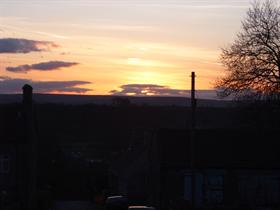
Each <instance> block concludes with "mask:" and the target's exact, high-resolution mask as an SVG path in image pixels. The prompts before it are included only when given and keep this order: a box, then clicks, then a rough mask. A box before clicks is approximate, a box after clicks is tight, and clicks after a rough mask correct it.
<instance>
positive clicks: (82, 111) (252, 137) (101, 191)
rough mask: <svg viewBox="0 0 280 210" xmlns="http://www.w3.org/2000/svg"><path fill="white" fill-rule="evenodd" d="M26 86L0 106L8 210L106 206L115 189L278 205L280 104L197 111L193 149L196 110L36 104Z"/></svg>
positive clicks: (220, 204)
mask: <svg viewBox="0 0 280 210" xmlns="http://www.w3.org/2000/svg"><path fill="white" fill-rule="evenodd" d="M25 88H26V91H27V92H26V93H25V98H24V100H23V103H22V104H19V103H18V104H6V105H1V109H0V117H1V118H0V139H1V149H0V190H1V195H0V198H1V199H0V202H1V203H0V204H1V206H0V207H1V208H2V209H40V210H43V209H50V208H52V209H65V208H66V206H67V205H72V206H73V205H74V206H75V205H82V204H83V205H84V206H87V207H84V209H103V208H104V202H105V199H106V197H108V196H111V195H124V196H126V197H127V198H128V204H129V205H146V206H154V207H156V208H157V209H160V210H165V209H166V210H169V209H170V210H177V209H178V210H181V209H190V208H191V207H195V208H196V209H217V208H219V209H241V208H242V209H265V208H268V207H269V208H271V209H279V207H280V155H279V148H280V142H279V140H278V138H279V137H278V136H279V121H280V120H279V119H280V118H279V116H280V115H279V106H273V105H269V104H261V105H254V106H253V107H246V106H245V107H235V108H234V107H233V108H199V109H198V110H197V129H196V130H195V133H194V145H192V146H190V137H191V130H189V129H187V130H186V127H190V122H189V119H190V109H189V108H184V107H174V106H173V107H149V106H127V104H115V105H114V106H108V105H107V106H105V105H80V106H73V105H55V104H40V105H37V104H36V103H33V102H32V89H30V87H28V86H25ZM267 107H269V109H268V108H267ZM191 148H193V151H192V152H193V159H192V158H191V156H190V154H191ZM192 179H193V181H192ZM192 184H194V187H192ZM69 201H72V203H69ZM193 201H195V203H193Z"/></svg>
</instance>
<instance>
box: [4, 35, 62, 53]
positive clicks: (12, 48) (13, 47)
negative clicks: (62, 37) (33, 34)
mask: <svg viewBox="0 0 280 210" xmlns="http://www.w3.org/2000/svg"><path fill="white" fill-rule="evenodd" d="M55 47H58V45H56V44H55V43H53V42H47V41H36V40H29V39H17V38H3V39H0V53H30V52H38V51H45V50H48V49H50V48H55Z"/></svg>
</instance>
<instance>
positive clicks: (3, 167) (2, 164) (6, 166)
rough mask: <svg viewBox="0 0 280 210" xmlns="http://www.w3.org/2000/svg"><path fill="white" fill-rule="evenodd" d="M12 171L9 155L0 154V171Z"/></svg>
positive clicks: (5, 172)
mask: <svg viewBox="0 0 280 210" xmlns="http://www.w3.org/2000/svg"><path fill="white" fill-rule="evenodd" d="M9 172H10V157H9V156H8V155H0V173H1V174H8V173H9Z"/></svg>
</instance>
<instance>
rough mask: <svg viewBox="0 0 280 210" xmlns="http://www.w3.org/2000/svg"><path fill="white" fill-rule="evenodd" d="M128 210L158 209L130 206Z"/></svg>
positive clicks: (154, 209)
mask: <svg viewBox="0 0 280 210" xmlns="http://www.w3.org/2000/svg"><path fill="white" fill-rule="evenodd" d="M128 210H156V208H155V207H152V206H129V207H128Z"/></svg>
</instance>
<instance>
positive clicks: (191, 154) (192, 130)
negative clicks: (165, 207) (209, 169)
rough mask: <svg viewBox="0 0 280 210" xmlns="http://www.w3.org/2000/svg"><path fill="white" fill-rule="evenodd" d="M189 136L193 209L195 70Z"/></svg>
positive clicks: (192, 82) (193, 202)
mask: <svg viewBox="0 0 280 210" xmlns="http://www.w3.org/2000/svg"><path fill="white" fill-rule="evenodd" d="M191 78H192V81H191V132H190V134H191V136H190V167H191V177H192V182H191V183H192V207H193V209H195V194H196V190H195V182H196V181H195V129H196V98H195V72H192V74H191Z"/></svg>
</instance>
